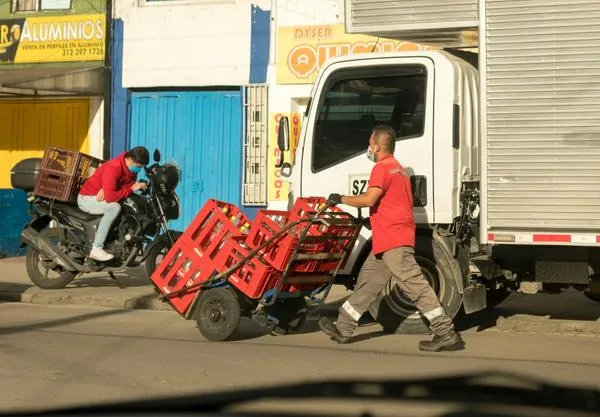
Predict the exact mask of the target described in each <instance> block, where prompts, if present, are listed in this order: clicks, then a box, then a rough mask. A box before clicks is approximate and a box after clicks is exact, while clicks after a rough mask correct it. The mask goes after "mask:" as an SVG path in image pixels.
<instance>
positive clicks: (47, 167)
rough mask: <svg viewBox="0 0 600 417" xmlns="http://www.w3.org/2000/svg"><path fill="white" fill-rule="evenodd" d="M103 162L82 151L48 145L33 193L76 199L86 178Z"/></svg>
mask: <svg viewBox="0 0 600 417" xmlns="http://www.w3.org/2000/svg"><path fill="white" fill-rule="evenodd" d="M102 162H103V161H102V160H100V159H97V158H94V157H92V156H89V155H86V154H84V153H82V152H78V151H71V150H68V149H61V148H58V147H56V146H48V147H47V148H46V152H45V153H44V158H43V159H42V164H41V167H40V172H39V175H38V178H37V181H36V184H35V188H34V190H33V194H34V195H36V196H39V197H45V198H50V199H53V200H58V201H65V202H69V201H75V199H76V198H77V194H78V193H79V189H80V188H81V186H82V185H83V183H84V182H85V180H86V179H88V178H89V177H90V176H91V175H92V174H93V173H94V172H95V171H96V169H97V168H98V167H99V166H100V164H101V163H102Z"/></svg>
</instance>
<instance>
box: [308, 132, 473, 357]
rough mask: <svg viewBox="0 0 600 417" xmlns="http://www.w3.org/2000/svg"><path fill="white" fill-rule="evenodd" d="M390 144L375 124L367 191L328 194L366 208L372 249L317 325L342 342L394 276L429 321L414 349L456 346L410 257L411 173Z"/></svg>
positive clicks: (392, 137)
mask: <svg viewBox="0 0 600 417" xmlns="http://www.w3.org/2000/svg"><path fill="white" fill-rule="evenodd" d="M395 144H396V134H395V132H394V130H393V129H392V128H390V127H388V126H377V127H376V128H375V129H374V130H373V133H372V135H371V137H370V139H369V148H368V150H367V157H368V158H369V159H370V160H372V161H374V162H376V164H375V167H374V168H373V171H372V172H371V178H370V180H369V188H368V190H367V192H366V193H363V194H361V195H358V196H341V195H339V194H331V195H330V196H329V203H330V204H334V205H337V204H347V205H349V206H353V207H370V221H371V228H372V232H373V250H372V251H371V253H370V254H369V257H368V258H367V260H366V261H365V263H364V265H363V267H362V269H361V271H360V274H359V276H358V280H357V282H356V286H355V288H354V292H353V293H352V295H351V296H350V297H349V298H348V300H347V301H346V302H345V303H344V304H343V305H342V307H341V308H340V312H339V315H338V319H337V321H336V322H335V323H334V322H333V321H331V320H330V319H328V318H322V319H321V320H320V321H319V327H320V328H321V330H322V331H323V332H325V333H326V334H327V335H329V336H331V337H332V338H333V339H334V340H335V341H337V342H338V343H347V342H348V341H349V339H350V336H351V335H352V333H353V332H354V330H355V329H356V327H357V326H358V321H359V320H360V318H361V317H362V315H363V314H364V313H365V311H367V309H368V308H369V306H370V305H371V303H373V301H375V299H376V298H377V295H378V294H379V293H380V292H381V291H382V290H383V289H384V288H385V286H386V285H387V284H388V282H389V280H390V279H391V278H392V275H393V276H395V277H396V279H397V283H398V286H399V288H400V289H401V290H402V291H403V292H404V293H405V294H406V295H407V296H408V298H410V299H411V300H412V301H413V302H414V303H415V304H416V306H417V309H418V310H419V311H420V312H421V314H422V315H423V316H424V317H425V318H426V319H427V320H428V321H429V327H430V330H431V331H432V333H433V334H434V336H433V340H431V341H422V342H420V343H419V348H420V349H421V350H424V351H435V352H437V351H440V350H451V349H452V350H453V349H457V348H460V347H462V345H464V342H463V341H462V338H461V337H460V335H459V334H458V333H456V331H455V330H454V324H453V323H452V319H451V318H450V317H449V316H448V315H447V314H446V312H445V311H444V308H443V307H442V305H441V304H440V302H439V300H438V298H437V296H436V294H435V292H434V291H433V289H432V288H431V286H430V285H429V283H428V282H427V280H426V279H425V277H423V273H422V272H421V268H420V267H419V265H418V264H417V261H416V260H415V256H414V253H415V251H414V247H415V232H416V226H415V219H414V214H413V199H412V190H411V184H410V177H409V176H407V175H406V174H405V173H404V168H403V167H402V165H400V163H399V162H398V161H397V160H396V159H395V158H394V148H395Z"/></svg>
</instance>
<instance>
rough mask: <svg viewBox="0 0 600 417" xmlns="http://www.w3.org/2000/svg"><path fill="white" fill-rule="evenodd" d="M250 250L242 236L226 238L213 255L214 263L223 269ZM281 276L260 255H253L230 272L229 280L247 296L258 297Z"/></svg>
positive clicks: (274, 284)
mask: <svg viewBox="0 0 600 417" xmlns="http://www.w3.org/2000/svg"><path fill="white" fill-rule="evenodd" d="M243 245H244V246H243ZM250 251H251V249H250V248H248V247H247V246H246V247H245V244H244V243H243V238H231V239H228V240H226V241H225V243H224V245H223V247H222V248H221V250H220V251H219V253H218V254H217V256H216V257H215V263H216V264H217V266H218V268H219V269H220V270H221V271H225V270H227V269H229V268H230V267H232V266H233V265H236V264H237V263H239V262H240V261H241V260H242V259H244V258H245V257H246V256H248V254H249V253H250ZM281 277H282V274H281V272H280V271H277V270H275V269H274V268H273V267H272V266H271V265H269V264H268V263H266V262H265V261H263V260H261V259H260V257H254V258H252V259H251V260H249V261H248V262H247V263H245V264H244V265H243V266H241V267H240V268H239V269H238V270H237V271H235V272H234V273H233V274H231V276H230V277H229V282H230V283H231V284H232V285H233V286H235V287H236V288H237V289H238V290H240V291H241V292H242V293H244V294H246V296H248V297H249V298H251V299H259V298H261V297H262V296H263V295H264V293H265V292H267V291H269V290H271V289H273V288H275V286H276V285H277V283H278V282H279V280H280V279H281Z"/></svg>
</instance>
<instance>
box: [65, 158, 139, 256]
mask: <svg viewBox="0 0 600 417" xmlns="http://www.w3.org/2000/svg"><path fill="white" fill-rule="evenodd" d="M149 162H150V153H149V152H148V149H146V148H144V147H143V146H136V147H135V148H133V149H131V150H129V151H127V152H123V153H122V154H121V155H119V156H118V157H116V158H114V159H111V160H110V161H108V162H105V163H103V164H102V165H100V167H99V168H98V169H97V170H96V172H95V173H94V174H93V175H92V176H91V177H90V178H88V179H87V181H86V182H85V184H83V186H82V187H81V190H80V191H79V195H78V196H77V205H78V206H79V208H80V209H81V210H83V211H85V212H86V213H90V214H97V215H100V214H102V219H101V220H100V223H99V224H98V229H97V230H96V236H95V238H94V243H93V244H92V250H91V251H90V255H89V257H90V258H92V259H95V260H97V261H101V262H105V261H109V260H111V259H112V258H114V256H113V255H112V254H110V253H108V252H106V251H105V250H104V242H105V241H106V237H107V235H108V232H109V231H110V228H111V226H112V224H113V222H114V221H115V220H116V218H117V217H118V216H119V214H120V213H121V205H120V204H119V202H120V201H122V200H124V199H125V198H127V197H128V196H129V195H130V194H132V193H134V192H135V191H138V190H141V189H145V188H146V187H147V184H146V183H144V182H138V181H137V174H138V173H139V172H140V171H141V170H142V168H143V167H144V166H146V165H148V163H149Z"/></svg>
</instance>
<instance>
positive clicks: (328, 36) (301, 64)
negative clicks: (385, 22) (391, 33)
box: [277, 25, 435, 84]
mask: <svg viewBox="0 0 600 417" xmlns="http://www.w3.org/2000/svg"><path fill="white" fill-rule="evenodd" d="M277 35H278V37H277V83H278V84H310V83H313V82H314V80H315V77H316V75H317V73H318V72H319V70H320V69H321V66H322V65H323V64H324V63H325V61H326V60H327V59H329V58H333V57H336V56H342V55H353V54H358V53H367V52H396V51H414V50H423V49H435V48H432V47H429V46H427V45H419V44H415V43H411V42H402V41H395V40H392V39H385V38H376V37H372V36H365V35H348V34H346V33H345V28H344V25H326V26H290V27H281V28H279V30H278V33H277Z"/></svg>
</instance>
